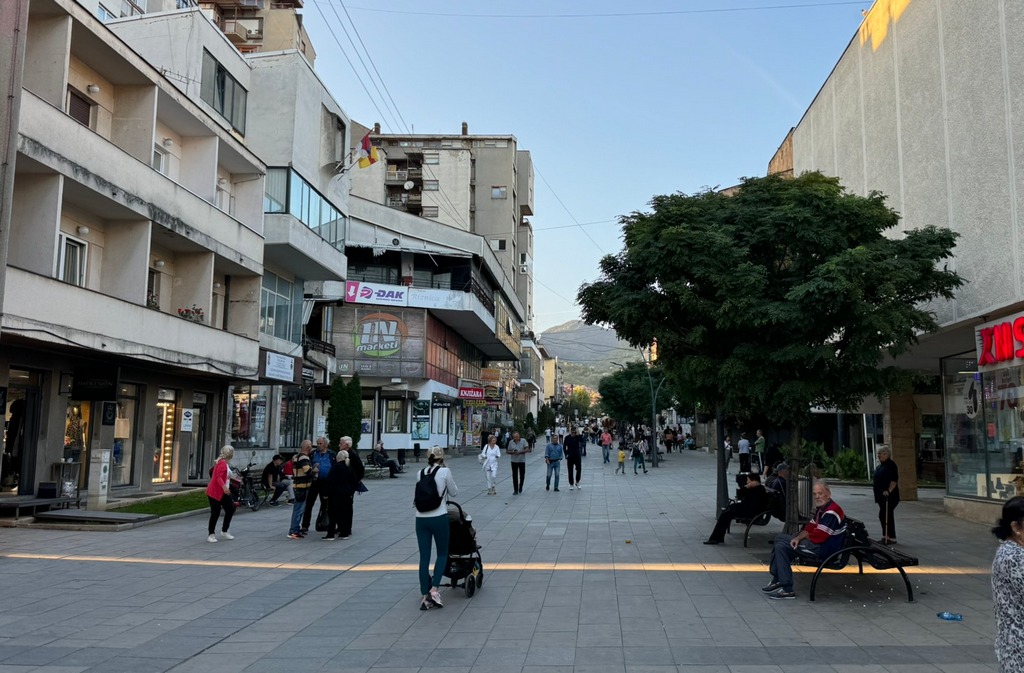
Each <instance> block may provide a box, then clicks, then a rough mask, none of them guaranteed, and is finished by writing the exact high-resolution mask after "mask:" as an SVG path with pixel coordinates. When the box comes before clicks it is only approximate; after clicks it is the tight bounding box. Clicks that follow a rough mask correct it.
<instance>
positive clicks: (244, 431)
mask: <svg viewBox="0 0 1024 673" xmlns="http://www.w3.org/2000/svg"><path fill="white" fill-rule="evenodd" d="M305 371H306V370H304V369H303V364H302V359H301V358H299V357H296V356H293V355H285V354H282V353H277V352H274V351H271V350H267V349H262V348H261V349H260V369H259V378H258V380H257V381H255V382H248V381H239V382H236V383H235V384H234V385H232V386H231V388H230V391H229V395H230V407H231V419H230V424H229V434H230V441H231V446H232V447H234V449H235V452H236V453H238V454H244V455H245V456H246V457H247V460H252V461H255V462H256V463H257V464H259V465H263V464H265V463H268V462H270V458H271V457H272V456H273V454H275V453H294V452H295V451H298V449H299V445H300V444H301V443H302V440H304V439H310V438H311V437H312V433H313V425H312V424H313V420H314V419H313V417H312V413H313V411H312V410H313V400H312V396H313V384H312V381H307V380H306V379H304V378H303V375H304V372H305ZM309 374H310V376H311V375H312V372H309ZM254 453H255V455H253V454H254Z"/></svg>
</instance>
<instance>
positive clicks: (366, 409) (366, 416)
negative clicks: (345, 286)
mask: <svg viewBox="0 0 1024 673" xmlns="http://www.w3.org/2000/svg"><path fill="white" fill-rule="evenodd" d="M361 432H362V434H363V435H370V434H371V433H372V432H373V399H372V398H371V399H364V400H363V418H362V428H361Z"/></svg>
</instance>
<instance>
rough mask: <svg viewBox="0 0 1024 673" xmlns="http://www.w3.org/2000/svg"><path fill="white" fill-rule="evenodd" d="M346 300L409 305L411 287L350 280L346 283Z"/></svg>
mask: <svg viewBox="0 0 1024 673" xmlns="http://www.w3.org/2000/svg"><path fill="white" fill-rule="evenodd" d="M345 301H346V302H348V303H349V304H379V305H382V306H408V305H409V288H407V287H406V286H404V285H383V284H381V283H364V282H362V281H359V280H350V281H347V282H346V283H345Z"/></svg>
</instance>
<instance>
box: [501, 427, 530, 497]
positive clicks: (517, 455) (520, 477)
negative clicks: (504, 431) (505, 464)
mask: <svg viewBox="0 0 1024 673" xmlns="http://www.w3.org/2000/svg"><path fill="white" fill-rule="evenodd" d="M531 451H533V446H532V445H531V444H530V443H529V442H527V441H526V440H525V439H521V438H520V437H519V433H518V432H513V433H512V441H510V442H509V443H508V448H506V449H505V453H507V454H508V455H509V463H510V464H511V466H512V495H519V494H520V493H522V492H523V482H524V481H526V454H528V453H530V452H531Z"/></svg>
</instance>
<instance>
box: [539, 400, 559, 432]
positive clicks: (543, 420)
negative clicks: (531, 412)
mask: <svg viewBox="0 0 1024 673" xmlns="http://www.w3.org/2000/svg"><path fill="white" fill-rule="evenodd" d="M553 427H555V410H554V409H552V408H551V405H550V404H542V405H541V407H540V410H539V411H538V412H537V434H538V435H539V434H542V433H543V432H544V431H545V430H548V429H550V428H553Z"/></svg>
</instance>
